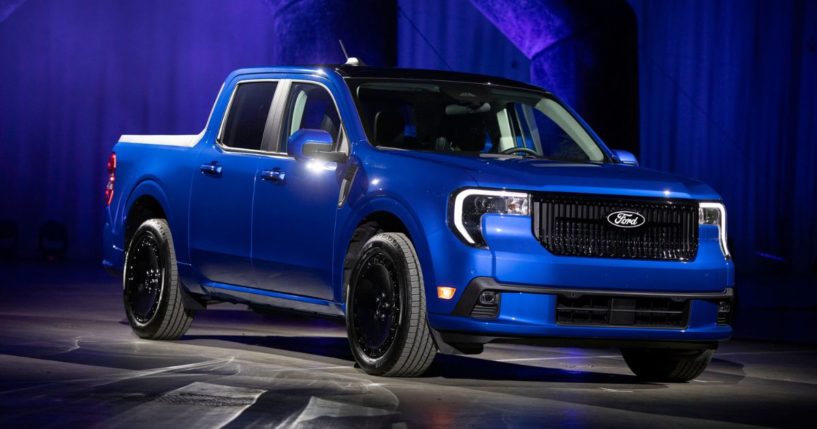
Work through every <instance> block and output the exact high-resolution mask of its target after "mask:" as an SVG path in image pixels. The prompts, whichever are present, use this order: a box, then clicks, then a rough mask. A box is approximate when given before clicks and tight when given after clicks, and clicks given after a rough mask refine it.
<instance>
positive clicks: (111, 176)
mask: <svg viewBox="0 0 817 429" xmlns="http://www.w3.org/2000/svg"><path fill="white" fill-rule="evenodd" d="M115 180H116V153H114V152H111V156H109V157H108V183H107V184H106V185H105V204H106V205H111V201H113V182H114V181H115Z"/></svg>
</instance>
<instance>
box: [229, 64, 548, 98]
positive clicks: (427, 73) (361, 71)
mask: <svg viewBox="0 0 817 429" xmlns="http://www.w3.org/2000/svg"><path fill="white" fill-rule="evenodd" d="M327 70H334V71H335V72H336V73H337V74H339V75H340V76H341V77H343V78H371V79H378V78H380V79H411V80H446V81H456V82H468V83H480V84H493V85H502V86H510V87H515V88H520V89H527V90H533V91H546V90H544V89H542V88H540V87H538V86H534V85H531V84H528V83H524V82H519V81H516V80H512V79H505V78H501V77H496V76H486V75H481V74H474V73H462V72H456V71H442V70H428V69H409V68H396V67H395V68H392V67H372V66H352V65H346V64H343V65H337V64H323V65H311V66H277V67H253V68H244V69H240V70H236V71H234V72H233V73H231V76H230V78H232V77H233V76H234V75H241V74H251V73H303V74H314V73H319V72H321V71H323V72H326V71H327ZM228 80H229V78H228ZM546 92H547V91H546Z"/></svg>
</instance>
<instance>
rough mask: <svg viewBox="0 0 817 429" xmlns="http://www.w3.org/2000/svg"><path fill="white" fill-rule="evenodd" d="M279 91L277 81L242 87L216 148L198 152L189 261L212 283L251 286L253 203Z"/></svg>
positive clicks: (232, 101) (248, 83) (246, 83)
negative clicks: (260, 161) (259, 162)
mask: <svg viewBox="0 0 817 429" xmlns="http://www.w3.org/2000/svg"><path fill="white" fill-rule="evenodd" d="M278 87H279V83H278V81H275V80H252V81H243V82H239V83H238V84H237V85H236V88H235V90H234V91H233V95H232V97H231V99H230V102H229V106H228V108H227V111H226V114H225V117H224V119H223V121H222V124H221V127H220V130H219V133H218V137H217V141H216V143H215V144H210V145H208V146H206V147H204V148H203V149H202V150H201V152H199V155H198V162H197V167H198V168H199V171H197V173H196V174H195V175H194V179H193V184H192V189H191V195H190V222H189V225H190V257H191V261H192V263H193V266H194V267H195V268H196V269H198V271H199V273H200V274H201V275H203V276H204V277H205V278H206V279H208V280H211V281H215V282H219V283H229V284H235V285H245V286H248V285H250V284H251V280H252V261H251V254H250V252H251V249H252V247H251V240H252V234H251V231H252V200H253V195H254V192H255V186H256V173H257V170H258V161H259V159H260V158H261V157H262V156H263V153H264V151H263V146H264V143H265V138H266V139H267V140H269V139H270V137H271V132H272V128H273V126H274V121H273V119H272V117H273V116H274V115H273V114H272V112H273V110H274V109H273V106H274V105H275V103H274V99H275V94H276V92H277V89H278Z"/></svg>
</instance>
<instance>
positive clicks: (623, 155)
mask: <svg viewBox="0 0 817 429" xmlns="http://www.w3.org/2000/svg"><path fill="white" fill-rule="evenodd" d="M613 153H615V154H616V156H617V157H618V159H619V160H620V161H621V162H622V163H624V164H627V165H632V166H633V167H638V160H637V159H636V158H635V155H633V153H632V152H628V151H626V150H619V149H616V150H614V151H613Z"/></svg>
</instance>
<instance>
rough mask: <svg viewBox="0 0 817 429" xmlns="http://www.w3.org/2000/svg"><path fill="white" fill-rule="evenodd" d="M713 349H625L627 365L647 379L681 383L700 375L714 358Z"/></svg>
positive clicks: (640, 376)
mask: <svg viewBox="0 0 817 429" xmlns="http://www.w3.org/2000/svg"><path fill="white" fill-rule="evenodd" d="M712 353H713V351H712V350H672V349H669V350H667V349H623V350H622V351H621V354H622V355H623V356H624V361H625V362H627V366H629V367H630V370H632V371H633V373H635V375H636V376H638V378H640V379H642V380H645V381H660V382H671V383H679V382H686V381H690V380H692V379H694V378H696V377H698V376H699V375H701V373H702V372H704V370H705V369H706V366H707V365H709V361H711V360H712Z"/></svg>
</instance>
